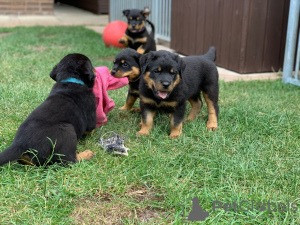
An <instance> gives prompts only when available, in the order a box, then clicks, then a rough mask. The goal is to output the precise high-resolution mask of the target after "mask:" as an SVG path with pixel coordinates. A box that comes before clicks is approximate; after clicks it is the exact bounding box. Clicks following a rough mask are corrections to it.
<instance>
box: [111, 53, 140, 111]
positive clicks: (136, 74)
mask: <svg viewBox="0 0 300 225" xmlns="http://www.w3.org/2000/svg"><path fill="white" fill-rule="evenodd" d="M140 57H141V54H139V53H138V52H137V51H135V50H133V49H131V48H126V49H123V50H122V51H121V52H120V53H119V54H118V55H117V56H116V57H115V60H114V65H113V67H112V70H111V75H113V76H114V77H117V78H122V77H128V80H129V89H128V94H127V99H126V103H125V104H124V106H122V107H121V108H120V109H121V110H131V109H132V106H133V105H134V103H135V101H136V99H137V98H138V97H139V82H140V74H141V71H140V64H139V60H140Z"/></svg>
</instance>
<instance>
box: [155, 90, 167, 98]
mask: <svg viewBox="0 0 300 225" xmlns="http://www.w3.org/2000/svg"><path fill="white" fill-rule="evenodd" d="M157 95H158V96H159V97H160V98H162V99H165V98H166V97H167V96H168V92H162V91H158V92H157Z"/></svg>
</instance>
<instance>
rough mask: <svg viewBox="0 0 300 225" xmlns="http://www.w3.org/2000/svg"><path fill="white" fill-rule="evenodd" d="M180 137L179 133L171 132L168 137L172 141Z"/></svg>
mask: <svg viewBox="0 0 300 225" xmlns="http://www.w3.org/2000/svg"><path fill="white" fill-rule="evenodd" d="M180 135H181V132H171V134H170V135H169V137H170V138H172V139H175V138H178V137H179V136H180Z"/></svg>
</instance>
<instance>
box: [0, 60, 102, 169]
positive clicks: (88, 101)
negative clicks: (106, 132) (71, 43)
mask: <svg viewBox="0 0 300 225" xmlns="http://www.w3.org/2000/svg"><path fill="white" fill-rule="evenodd" d="M50 77H51V78H52V79H53V80H55V81H56V84H54V86H53V88H52V90H51V92H50V94H49V96H48V97H47V99H46V100H45V101H44V102H43V103H42V104H41V105H40V106H38V107H37V108H36V109H35V110H34V111H33V112H32V113H31V114H30V115H29V116H28V118H27V119H26V120H25V121H24V122H23V123H22V124H21V126H20V127H19V129H18V131H17V133H16V136H15V138H14V140H13V143H12V144H11V146H9V147H8V148H7V149H6V150H4V151H3V152H1V153H0V165H3V164H5V163H8V162H11V161H14V160H19V162H21V163H25V164H30V165H45V164H52V163H55V162H58V163H63V164H65V163H68V162H77V161H79V160H82V159H90V158H92V156H93V152H92V151H90V150H86V151H84V152H81V153H79V154H77V153H76V147H77V140H78V139H80V138H81V137H82V136H83V134H84V133H85V132H90V131H92V130H93V129H94V128H95V126H96V114H95V97H94V95H93V92H92V87H93V84H94V79H95V75H94V68H93V66H92V64H91V62H90V60H89V59H88V58H87V57H86V56H84V55H81V54H69V55H67V56H65V57H64V58H63V59H62V60H61V61H60V62H59V63H58V64H57V65H56V66H55V67H54V68H53V70H52V72H51V74H50Z"/></svg>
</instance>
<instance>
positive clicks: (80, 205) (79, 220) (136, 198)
mask: <svg viewBox="0 0 300 225" xmlns="http://www.w3.org/2000/svg"><path fill="white" fill-rule="evenodd" d="M161 200H163V198H162V197H161V196H157V195H156V194H155V192H154V191H152V190H150V189H147V188H146V187H131V188H130V189H128V190H127V191H126V192H125V194H124V195H123V196H112V195H110V194H107V193H102V194H97V195H95V197H90V198H83V199H79V200H78V201H77V204H76V208H75V210H74V211H73V212H72V214H71V217H72V218H73V219H74V221H75V224H107V225H110V224H124V223H126V221H128V222H129V221H130V223H131V224H132V223H134V224H140V223H146V224H154V223H156V222H159V221H161V220H162V219H164V218H166V216H167V214H166V212H165V211H164V210H162V209H160V208H157V207H153V206H151V205H149V204H147V203H150V202H154V201H161ZM137 203H138V204H137Z"/></svg>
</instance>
